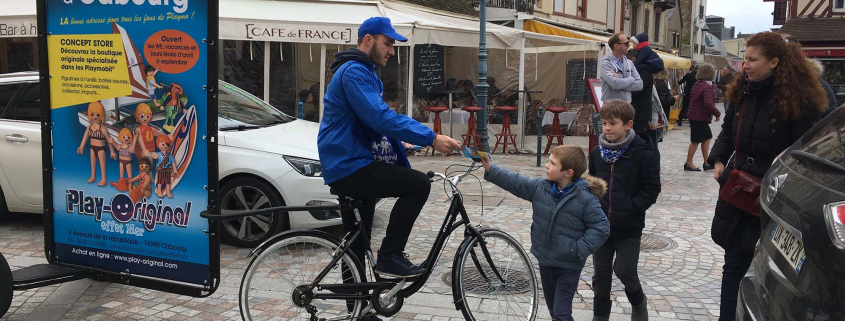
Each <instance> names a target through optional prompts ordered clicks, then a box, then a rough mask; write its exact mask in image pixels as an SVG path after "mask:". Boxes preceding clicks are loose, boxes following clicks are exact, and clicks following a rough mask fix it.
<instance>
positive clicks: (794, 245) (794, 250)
mask: <svg viewBox="0 0 845 321" xmlns="http://www.w3.org/2000/svg"><path fill="white" fill-rule="evenodd" d="M769 239H770V240H771V241H772V243H773V244H774V245H775V247H776V248H777V249H778V251H779V252H780V254H783V257H784V258H786V261H787V262H789V264H790V265H791V266H792V268H793V269H794V270H795V273H801V267H802V266H803V265H804V260H805V259H806V258H807V255H806V254H805V253H804V242H802V241H801V239H799V238H798V237H797V236H795V235H793V234H792V233H790V232H789V231H788V230H787V229H785V228H783V227H782V226H780V225H779V224H777V223H775V228H774V229H772V235H771V236H770V237H769Z"/></svg>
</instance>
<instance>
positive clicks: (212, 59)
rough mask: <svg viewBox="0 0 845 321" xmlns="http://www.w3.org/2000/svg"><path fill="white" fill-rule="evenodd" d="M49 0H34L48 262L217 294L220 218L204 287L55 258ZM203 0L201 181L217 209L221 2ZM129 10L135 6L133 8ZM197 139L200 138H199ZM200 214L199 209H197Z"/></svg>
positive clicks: (108, 277) (195, 293)
mask: <svg viewBox="0 0 845 321" xmlns="http://www.w3.org/2000/svg"><path fill="white" fill-rule="evenodd" d="M47 1H57V0H36V8H37V21H38V47H39V50H38V60H39V65H40V66H41V68H40V69H39V86H40V92H41V93H46V94H42V95H41V139H42V140H41V141H42V146H41V157H42V158H41V159H42V184H43V195H44V197H43V202H42V203H43V215H44V251H45V255H46V258H47V261H48V263H49V264H51V265H58V266H65V267H70V268H75V269H81V270H86V271H88V272H90V274H89V275H92V277H93V278H94V279H96V280H98V281H106V282H115V283H123V284H127V285H131V286H136V287H141V288H147V289H152V290H158V291H163V292H168V293H175V294H180V295H186V296H192V297H207V296H210V295H211V294H213V293H214V292H215V291H216V290H217V288H218V287H219V285H220V280H221V279H220V243H219V232H218V229H219V227H218V223H217V221H216V220H209V221H208V229H207V230H205V231H204V232H205V234H206V235H207V236H208V238H209V265H208V266H209V280H207V282H206V284H204V285H197V284H192V283H186V282H181V281H175V280H168V279H162V278H155V277H149V276H143V275H133V274H130V273H128V272H114V271H109V270H104V269H99V268H93V267H87V266H80V265H76V264H69V263H63V262H60V261H59V260H58V257H57V256H56V243H55V241H54V239H55V235H54V227H55V225H54V213H56V209H55V206H54V204H55V202H54V200H53V171H54V170H55V168H54V167H53V144H52V142H53V137H52V136H53V135H52V126H53V123H52V119H51V104H50V101H51V95H50V81H51V78H52V77H51V76H50V69H49V66H50V64H49V54H48V53H49V50H48V39H47V36H49V35H51V33H50V31H49V30H47V8H46V5H47ZM192 1H204V2H206V3H207V6H208V12H207V14H208V16H207V24H208V26H207V30H208V33H207V38H206V39H202V45H206V46H207V50H206V52H207V56H208V58H207V62H206V63H207V66H206V67H207V70H208V73H207V79H206V85H204V86H203V88H204V89H205V92H206V95H207V109H206V112H207V119H206V121H207V132H206V133H205V134H200V135H202V140H203V141H205V143H206V145H207V151H208V155H207V167H208V182H205V184H204V185H203V186H204V188H205V189H206V190H207V191H208V203H207V209H208V210H210V211H215V212H216V211H217V206H218V204H217V193H218V184H219V177H218V176H219V174H218V158H217V105H218V103H217V78H218V74H217V73H218V72H217V69H218V64H217V61H218V49H217V46H218V45H219V43H220V42H219V11H220V9H219V8H220V6H219V0H192ZM130 8H131V7H130ZM198 143H200V142H199V139H198ZM198 212H200V211H198Z"/></svg>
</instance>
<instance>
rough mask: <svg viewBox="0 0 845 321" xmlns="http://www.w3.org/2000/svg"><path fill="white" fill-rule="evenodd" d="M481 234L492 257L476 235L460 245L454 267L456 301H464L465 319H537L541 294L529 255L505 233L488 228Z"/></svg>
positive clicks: (462, 307)
mask: <svg viewBox="0 0 845 321" xmlns="http://www.w3.org/2000/svg"><path fill="white" fill-rule="evenodd" d="M482 235H483V236H484V241H485V242H486V245H485V246H486V248H487V251H488V253H489V257H488V256H486V255H485V254H484V251H483V250H482V248H481V247H482V245H481V243H480V242H479V241H480V240H479V239H477V238H474V239H471V240H469V241H468V242H469V243H468V244H466V246H462V247H461V251H460V252H459V253H458V255H457V257H456V258H457V259H456V260H455V266H454V267H453V268H454V270H453V272H452V287H453V289H455V291H454V295H455V300H459V302H461V312H462V313H463V314H464V318H465V319H466V320H515V321H526V320H527V321H532V320H534V319H535V318H536V317H537V301H538V300H539V295H538V289H537V281H536V280H537V279H536V277H535V275H534V269H533V267H532V266H531V261H530V260H529V258H528V254H527V253H526V252H525V250H524V249H522V246H520V245H519V243H518V242H517V241H516V240H515V239H514V238H513V237H511V236H510V235H508V234H507V233H505V232H502V231H498V230H485V231H483V232H482ZM490 261H492V262H493V267H495V270H496V271H498V276H497V273H496V272H494V270H493V268H492V267H491V265H490V263H489V262H490ZM500 276H501V277H500Z"/></svg>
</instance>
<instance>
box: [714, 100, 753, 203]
mask: <svg viewBox="0 0 845 321" xmlns="http://www.w3.org/2000/svg"><path fill="white" fill-rule="evenodd" d="M741 125H742V107H740V109H739V123H737V125H736V143H735V144H734V157H736V156H737V155H738V151H739V133H740V130H739V129H740V126H741ZM761 184H762V178H760V177H757V176H754V175H751V174H749V173H748V172H744V171H741V170H739V169H737V167H736V159H734V169H733V170H732V171H731V175H730V176H729V177H728V181H727V182H725V186H724V187H722V190H721V191H719V199H721V200H723V201H725V202H728V203H730V204H731V205H733V206H736V207H738V208H739V209H741V210H743V211H746V212H748V213H751V214H752V215H754V216H760V185H761Z"/></svg>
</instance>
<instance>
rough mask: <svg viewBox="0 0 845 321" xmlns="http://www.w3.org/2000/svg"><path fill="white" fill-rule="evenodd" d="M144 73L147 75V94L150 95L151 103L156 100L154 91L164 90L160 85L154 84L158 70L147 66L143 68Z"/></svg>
mask: <svg viewBox="0 0 845 321" xmlns="http://www.w3.org/2000/svg"><path fill="white" fill-rule="evenodd" d="M144 72H146V73H147V94H148V95H150V98H152V100H153V101H155V100H156V98H157V97H156V89H162V90H163V89H164V87H162V86H161V85H159V84H158V82H156V77H155V76H156V74H157V73H158V72H159V68H153V66H150V65H147V67H146V68H144Z"/></svg>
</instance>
